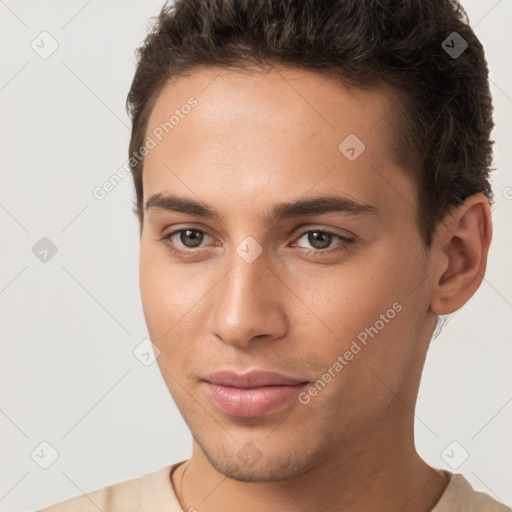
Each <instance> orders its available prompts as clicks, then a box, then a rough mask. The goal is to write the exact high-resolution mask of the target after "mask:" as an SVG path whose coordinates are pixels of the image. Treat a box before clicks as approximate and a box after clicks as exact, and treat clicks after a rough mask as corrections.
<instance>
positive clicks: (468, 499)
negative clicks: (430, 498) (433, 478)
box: [432, 474, 512, 512]
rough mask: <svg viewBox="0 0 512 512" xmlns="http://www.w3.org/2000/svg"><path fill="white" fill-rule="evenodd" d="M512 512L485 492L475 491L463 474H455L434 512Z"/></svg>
mask: <svg viewBox="0 0 512 512" xmlns="http://www.w3.org/2000/svg"><path fill="white" fill-rule="evenodd" d="M459 511H460V512H512V509H511V508H510V507H507V506H506V505H503V503H500V502H499V501H497V500H495V499H494V498H493V497H491V496H490V495H489V494H487V493H485V492H479V491H475V490H474V489H473V487H472V486H471V484H470V483H469V482H468V481H467V480H466V479H465V478H464V476H463V475H461V474H454V475H452V478H451V480H450V483H449V484H448V487H446V489H445V491H444V493H443V495H442V496H441V498H440V499H439V501H438V503H437V505H436V506H435V507H434V508H433V509H432V512H459Z"/></svg>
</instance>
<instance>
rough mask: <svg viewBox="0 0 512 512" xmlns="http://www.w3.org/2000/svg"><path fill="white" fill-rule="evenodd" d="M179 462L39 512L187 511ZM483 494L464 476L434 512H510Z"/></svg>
mask: <svg viewBox="0 0 512 512" xmlns="http://www.w3.org/2000/svg"><path fill="white" fill-rule="evenodd" d="M183 462H185V461H180V462H177V463H175V464H171V465H169V466H165V467H164V468H162V469H159V470H158V471H154V472H153V473H148V474H146V475H144V476H142V477H140V478H135V479H133V480H127V481H125V482H120V483H117V484H113V485H109V486H107V487H104V488H103V489H98V490H96V491H93V492H90V493H88V494H84V495H82V496H77V497H75V498H71V499H69V500H66V501H63V502H61V503H57V504H56V505H52V506H50V507H48V508H45V509H42V510H39V511H37V512H98V510H101V511H102V512H184V511H183V510H182V508H181V507H180V504H179V502H178V499H177V498H176V494H174V489H173V487H172V483H171V478H170V474H171V472H172V471H173V470H174V469H175V468H176V467H177V466H179V465H180V464H182V463H183ZM511 511H512V509H511V508H509V507H506V506H505V505H502V504H501V503H500V502H498V501H496V500H495V499H493V498H491V497H490V496H489V495H488V494H485V493H483V492H476V491H475V490H474V489H473V488H472V487H471V484H470V483H469V482H468V481H467V480H466V479H465V478H464V477H463V476H462V475H461V474H453V475H452V478H451V480H450V483H449V484H448V486H447V487H446V489H445V491H444V493H443V495H442V496H441V498H440V499H439V501H438V502H437V504H436V506H435V507H434V508H433V509H432V512H511Z"/></svg>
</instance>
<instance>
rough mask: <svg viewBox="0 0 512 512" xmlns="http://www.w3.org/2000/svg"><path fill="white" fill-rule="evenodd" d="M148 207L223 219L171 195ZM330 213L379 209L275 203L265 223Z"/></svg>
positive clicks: (330, 202)
mask: <svg viewBox="0 0 512 512" xmlns="http://www.w3.org/2000/svg"><path fill="white" fill-rule="evenodd" d="M150 208H156V209H160V210H166V211H172V212H178V213H184V214H188V215H196V216H198V217H217V218H219V219H220V218H222V217H221V215H220V214H219V212H217V211H216V210H215V209H213V208H211V207H209V206H207V205H205V204H203V203H200V202H199V201H196V200H194V199H189V198H185V197H178V196H176V195H173V194H162V193H157V194H153V195H152V196H151V197H150V198H149V199H148V200H147V201H146V205H145V210H149V209H150ZM331 212H338V213H345V214H348V215H368V214H370V215H376V214H378V209H377V208H376V207H375V206H372V205H369V204H364V203H359V202H356V201H354V200H352V199H350V198H348V197H342V196H333V195H324V196H318V197H313V198H309V199H299V200H296V201H289V202H282V203H277V204H275V205H274V206H273V207H272V209H271V211H270V214H269V215H267V218H266V220H267V221H268V222H274V221H276V220H279V219H286V218H290V217H299V216H302V215H321V214H324V213H331Z"/></svg>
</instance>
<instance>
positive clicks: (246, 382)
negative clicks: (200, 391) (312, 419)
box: [203, 370, 309, 418]
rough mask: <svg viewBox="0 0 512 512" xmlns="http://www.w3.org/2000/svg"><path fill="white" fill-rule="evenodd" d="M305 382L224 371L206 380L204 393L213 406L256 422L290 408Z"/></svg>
mask: <svg viewBox="0 0 512 512" xmlns="http://www.w3.org/2000/svg"><path fill="white" fill-rule="evenodd" d="M308 384H309V382H308V381H304V380H301V379H296V378H292V377H287V376H285V375H281V374H279V373H275V372H267V371H252V372H249V373H245V374H237V373H236V372H233V371H229V370H225V371H222V372H217V373H214V374H211V375H209V376H207V377H206V378H205V379H204V380H203V385H204V389H205V391H206V393H207V395H208V396H209V397H210V399H211V400H212V402H213V403H214V405H216V406H217V407H218V408H219V409H220V410H221V411H223V412H225V413H226V414H230V415H232V416H238V417H244V418H256V417H260V416H265V415H266V414H269V413H270V412H272V411H274V410H275V409H277V408H279V407H281V406H284V405H285V404H290V402H293V398H296V397H297V395H298V393H300V391H301V390H302V389H303V388H304V387H306V386H307V385H308Z"/></svg>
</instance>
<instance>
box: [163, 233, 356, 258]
mask: <svg viewBox="0 0 512 512" xmlns="http://www.w3.org/2000/svg"><path fill="white" fill-rule="evenodd" d="M184 231H195V232H197V233H203V234H205V235H208V236H211V235H210V234H209V233H208V232H206V231H204V230H202V229H196V228H182V229H177V230H176V231H173V232H171V233H169V234H166V235H164V236H162V237H160V239H159V240H160V241H161V242H163V243H164V244H165V245H166V247H167V249H168V250H169V251H171V252H172V253H174V254H178V255H179V256H191V255H197V254H201V252H202V251H201V249H204V247H202V248H199V249H188V250H182V249H178V248H177V247H176V246H175V245H174V243H172V242H171V238H172V237H173V236H174V235H177V234H179V233H183V232H184ZM308 233H323V234H327V235H332V236H333V237H334V238H338V239H339V240H340V241H341V242H342V243H340V244H338V245H335V246H334V247H332V248H329V249H306V248H304V247H300V249H301V250H302V252H305V253H306V254H308V255H311V254H314V255H318V254H321V255H330V254H332V253H337V252H341V251H344V250H346V249H347V246H348V245H350V244H351V243H353V242H354V240H353V239H351V238H348V237H345V236H343V235H340V234H338V233H334V232H332V231H328V230H325V229H308V230H307V231H303V232H302V233H301V234H300V235H299V236H298V237H297V240H300V239H301V238H302V237H303V236H304V235H307V234H308Z"/></svg>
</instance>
